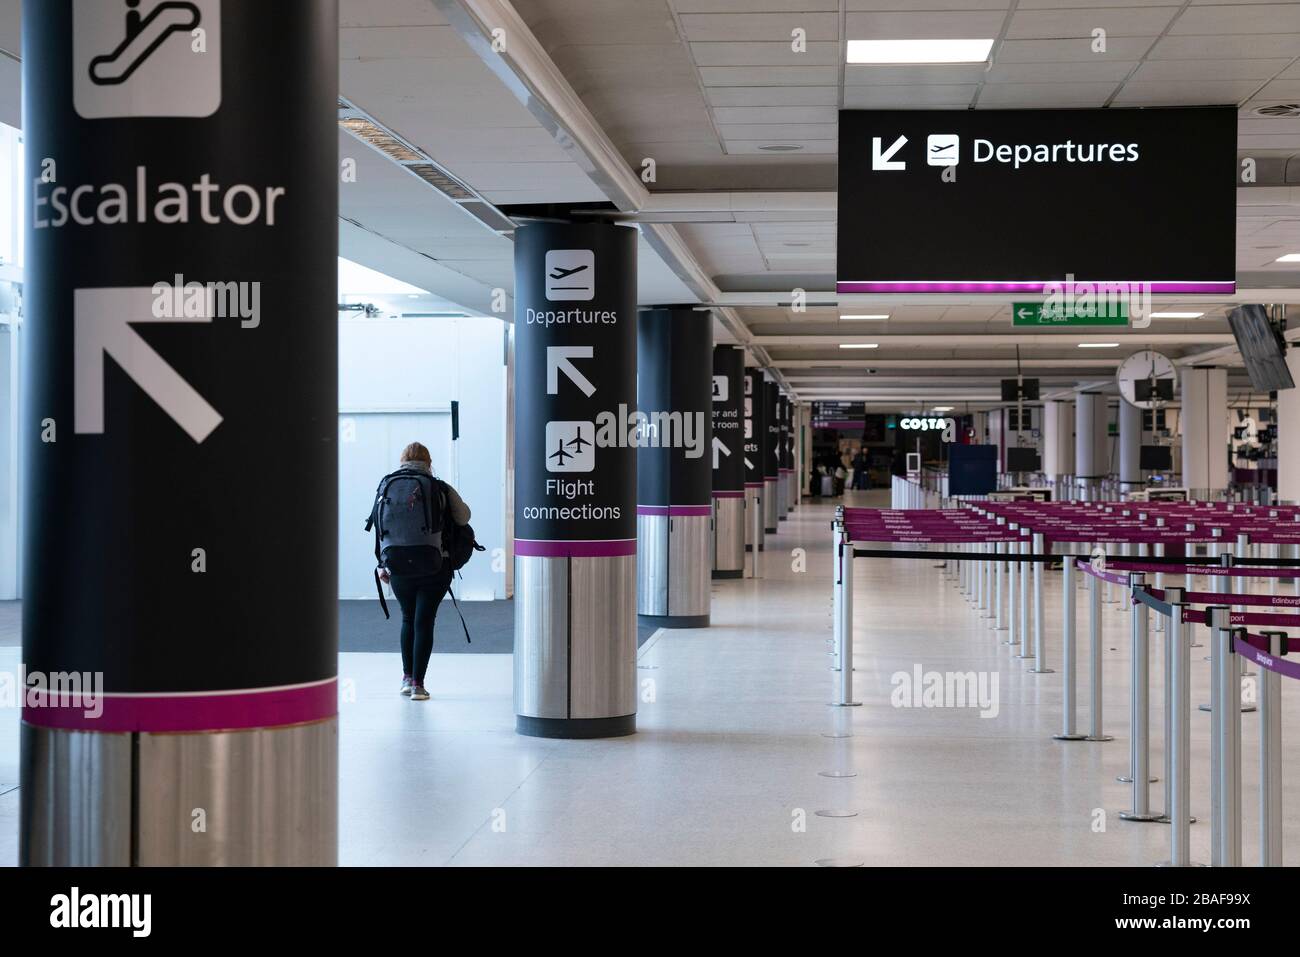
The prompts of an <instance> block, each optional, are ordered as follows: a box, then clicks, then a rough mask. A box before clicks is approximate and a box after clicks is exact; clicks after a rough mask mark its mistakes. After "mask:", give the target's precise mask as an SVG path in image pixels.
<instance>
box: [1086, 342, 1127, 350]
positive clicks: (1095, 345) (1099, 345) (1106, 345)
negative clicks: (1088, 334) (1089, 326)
mask: <svg viewBox="0 0 1300 957" xmlns="http://www.w3.org/2000/svg"><path fill="white" fill-rule="evenodd" d="M1079 348H1080V349H1118V348H1119V343H1118V342H1081V343H1079Z"/></svg>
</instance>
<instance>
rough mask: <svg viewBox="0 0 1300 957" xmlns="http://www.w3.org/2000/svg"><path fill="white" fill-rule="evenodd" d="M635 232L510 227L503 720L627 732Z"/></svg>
mask: <svg viewBox="0 0 1300 957" xmlns="http://www.w3.org/2000/svg"><path fill="white" fill-rule="evenodd" d="M636 347H637V342H636V231H635V230H633V229H630V228H628V227H626V226H610V225H604V224H580V225H574V224H565V223H533V224H528V225H525V226H521V227H520V228H519V229H518V230H516V231H515V654H514V664H515V714H516V716H517V718H516V723H515V727H516V730H518V731H519V733H521V734H529V735H536V736H541V737H558V738H581V737H610V736H613V735H620V734H631V733H632V732H633V731H635V730H636V459H637V449H636V445H637V442H638V440H639V435H640V420H638V417H637V414H636V372H637V362H636Z"/></svg>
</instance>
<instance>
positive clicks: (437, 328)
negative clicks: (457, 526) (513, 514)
mask: <svg viewBox="0 0 1300 957" xmlns="http://www.w3.org/2000/svg"><path fill="white" fill-rule="evenodd" d="M504 349H505V324H504V323H503V322H502V321H501V320H499V319H492V318H475V319H345V320H342V321H340V322H339V416H340V433H339V438H340V444H339V454H340V464H341V469H340V474H341V477H344V476H343V469H342V463H343V462H345V461H346V462H349V463H350V468H352V470H354V471H355V466H356V462H357V461H358V457H359V456H360V457H364V458H366V459H367V460H368V459H371V458H373V459H374V462H373V471H374V476H373V479H372V480H371V481H370V482H369V490H368V492H366V493H365V495H366V496H369V495H372V494H373V493H374V489H375V486H376V485H377V484H378V483H379V479H380V478H382V477H383V476H384V475H385V474H386V473H387V472H390V471H392V470H393V469H394V468H396V467H397V462H396V461H391V462H390V461H385V460H384V459H385V458H388V457H392V456H393V455H394V454H395V453H393V452H392V450H391V448H390V446H392V445H394V444H395V445H396V449H397V450H398V451H400V449H401V447H402V446H403V445H405V442H399V441H398V438H399V436H398V433H402V432H405V431H407V430H414V431H421V432H423V431H428V432H430V433H434V434H429V435H414V434H413V435H411V436H409V438H407V439H406V442H423V443H424V444H425V445H427V446H429V448H430V451H431V452H432V453H433V460H434V463H435V468H436V469H437V470H438V472H439V477H440V478H442V479H444V480H445V481H447V482H449V483H450V484H451V485H452V486H454V487H455V488H456V490H457V491H458V492H460V494H461V496H462V497H463V498H464V499H465V501H466V503H468V505H469V507H470V509H471V510H472V512H473V517H472V518H471V523H472V524H473V526H474V531H475V533H476V535H477V537H478V540H479V542H480V543H481V544H483V545H485V546H487V549H488V551H487V552H485V553H484V552H480V553H477V554H476V555H475V556H474V558H473V559H472V560H471V561H470V563H469V564H468V565H466V566H465V568H464V569H463V571H462V575H463V576H464V581H463V582H461V581H458V582H457V585H456V588H457V592H456V594H457V597H459V598H465V599H468V600H491V599H494V598H504V597H505V575H504V564H505V563H504V561H503V560H501V559H499V558H497V559H496V560H495V561H494V553H493V550H494V549H501V548H504V547H505V544H506V543H505V522H504V511H505V505H504V503H505V474H506V472H505V428H506V411H505V371H506V367H505V361H504V359H505V352H504ZM453 400H455V401H458V402H459V403H460V439H459V440H458V441H457V442H455V443H454V445H453V444H452V443H451V442H450V434H449V416H448V410H449V408H450V405H451V403H452V401H453ZM349 428H351V429H353V430H354V435H355V430H356V429H358V428H359V429H364V430H367V432H368V433H373V432H374V431H375V430H376V429H382V430H383V431H384V432H385V433H386V435H384V436H375V435H368V436H367V437H366V439H367V440H366V441H364V442H363V441H362V439H361V437H358V438H356V439H355V442H356V444H355V446H354V447H352V448H345V447H344V445H345V443H346V442H347V441H348V431H347V430H348V429H349ZM371 439H373V441H370V440H371ZM363 446H364V447H363ZM344 478H345V477H344ZM354 484H355V483H354ZM345 495H347V496H348V497H349V498H353V499H361V500H358V501H350V500H348V498H345ZM370 504H371V503H370V501H369V500H368V498H365V497H363V496H362V495H361V493H360V492H359V491H351V490H345V489H344V488H342V487H341V488H340V495H339V510H340V516H339V527H340V539H339V580H340V597H345V598H357V597H368V598H369V597H374V595H375V593H374V585H373V580H371V581H370V586H369V591H368V593H365V594H360V595H358V594H353V593H352V592H353V591H356V590H358V589H357V585H356V582H357V581H358V580H369V579H368V576H369V574H370V571H369V570H370V569H372V568H373V567H374V538H373V535H366V534H365V532H364V530H363V524H364V520H365V516H366V514H367V512H368V511H369V510H370ZM353 525H355V531H352V527H353ZM500 554H501V553H497V555H500ZM494 565H495V566H496V567H497V568H498V569H500V570H497V571H494V570H493V566H494ZM362 566H363V567H364V576H362V578H359V576H358V568H361V567H362Z"/></svg>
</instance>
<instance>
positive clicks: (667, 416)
mask: <svg viewBox="0 0 1300 957" xmlns="http://www.w3.org/2000/svg"><path fill="white" fill-rule="evenodd" d="M712 347H713V326H712V321H711V319H710V317H709V315H708V313H702V312H697V311H696V310H694V309H692V308H690V307H677V308H662V309H643V310H642V311H641V313H640V315H639V316H638V319H637V370H638V373H637V379H638V382H637V399H638V402H639V403H640V410H639V412H640V415H642V416H644V417H645V423H644V425H643V427H642V438H641V444H640V448H639V451H638V455H637V510H638V512H639V513H641V514H651V515H657V514H664V513H663V512H662V511H660V510H661V509H664V508H666V509H669V511H668V512H667V514H669V515H676V514H698V512H697V511H693V510H688V511H678V509H680V508H682V507H686V508H687V509H698V508H700V507H705V508H707V507H708V506H709V505H710V488H711V485H712V468H711V463H710V456H711V454H712V453H711V451H710V446H711V444H712V437H713V413H712V408H711V407H712V405H713V401H712V399H711V391H712V390H713V385H712V382H713V371H712V368H713V358H712V356H713V348H712Z"/></svg>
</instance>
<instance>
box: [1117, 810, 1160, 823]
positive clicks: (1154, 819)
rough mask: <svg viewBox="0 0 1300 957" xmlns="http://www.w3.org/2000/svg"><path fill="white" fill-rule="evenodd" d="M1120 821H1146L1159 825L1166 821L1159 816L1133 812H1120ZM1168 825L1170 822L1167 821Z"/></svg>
mask: <svg viewBox="0 0 1300 957" xmlns="http://www.w3.org/2000/svg"><path fill="white" fill-rule="evenodd" d="M1119 819H1120V820H1121V821H1145V822H1147V823H1149V824H1158V823H1160V821H1162V820H1164V819H1163V818H1162V817H1161V816H1160V815H1159V814H1135V813H1133V812H1132V811H1120V812H1119ZM1165 823H1166V824H1168V823H1169V822H1168V821H1167V820H1166V821H1165Z"/></svg>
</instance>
